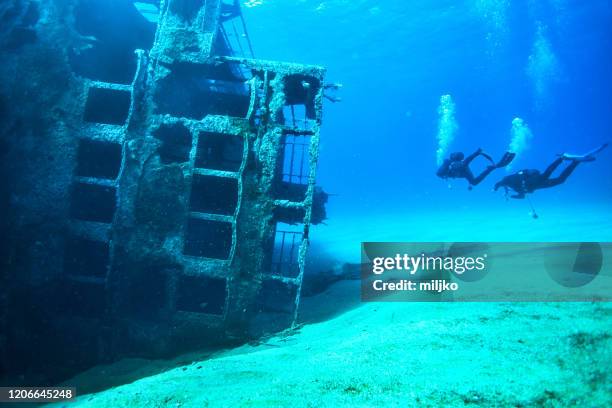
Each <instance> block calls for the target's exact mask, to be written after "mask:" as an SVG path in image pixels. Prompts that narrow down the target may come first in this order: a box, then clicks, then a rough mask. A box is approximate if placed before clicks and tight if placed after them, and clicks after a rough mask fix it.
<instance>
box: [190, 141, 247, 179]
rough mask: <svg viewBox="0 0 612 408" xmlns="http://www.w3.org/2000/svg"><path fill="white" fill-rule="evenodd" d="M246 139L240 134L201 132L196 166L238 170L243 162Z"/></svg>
mask: <svg viewBox="0 0 612 408" xmlns="http://www.w3.org/2000/svg"><path fill="white" fill-rule="evenodd" d="M243 147H244V141H243V139H242V136H240V135H228V134H223V133H214V132H201V133H200V137H199V139H198V150H197V154H196V161H195V166H196V167H202V168H207V169H213V170H224V171H238V170H240V165H241V164H242V152H243Z"/></svg>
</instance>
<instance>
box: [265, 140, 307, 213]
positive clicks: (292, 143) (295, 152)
mask: <svg viewBox="0 0 612 408" xmlns="http://www.w3.org/2000/svg"><path fill="white" fill-rule="evenodd" d="M311 138H312V137H311V136H310V135H297V134H292V133H288V134H285V135H283V140H282V147H281V157H280V158H279V161H278V163H279V165H278V167H277V178H276V183H275V189H274V190H275V198H280V199H285V200H290V201H303V200H304V198H305V195H306V190H307V189H308V180H309V177H310V141H311Z"/></svg>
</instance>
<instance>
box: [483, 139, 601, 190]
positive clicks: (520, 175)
mask: <svg viewBox="0 0 612 408" xmlns="http://www.w3.org/2000/svg"><path fill="white" fill-rule="evenodd" d="M607 146H608V144H607V143H606V144H603V145H601V146H600V147H598V148H597V149H595V150H593V151H591V152H589V153H587V154H585V155H583V156H578V155H570V154H562V155H561V156H560V157H559V158H558V159H557V160H555V161H554V162H552V163H551V164H550V165H549V166H548V167H547V168H546V170H544V173H540V171H539V170H536V169H526V170H521V171H519V172H517V173H514V174H511V175H509V176H506V177H504V178H503V179H502V180H501V181H499V182H497V183H496V184H495V191H497V190H498V189H499V188H500V187H503V188H504V189H505V191H506V194H507V193H508V189H512V190H514V191H515V192H516V194H514V195H511V196H510V198H516V199H522V198H525V194H528V193H533V192H534V191H535V190H539V189H541V188H550V187H554V186H558V185H559V184H563V183H564V182H565V180H567V178H568V177H569V176H570V175H571V174H572V173H573V172H574V170H576V167H578V165H579V164H580V163H582V162H588V161H594V160H595V156H594V155H595V153H599V152H600V151H602V150H603V149H605V148H606V147H607ZM564 160H568V161H570V162H571V163H570V164H569V165H568V166H567V167H566V168H565V169H564V170H563V171H562V172H561V174H560V175H559V176H558V177H554V178H551V177H550V176H551V175H552V173H553V172H554V171H555V170H556V169H557V167H559V165H561V163H563V161H564Z"/></svg>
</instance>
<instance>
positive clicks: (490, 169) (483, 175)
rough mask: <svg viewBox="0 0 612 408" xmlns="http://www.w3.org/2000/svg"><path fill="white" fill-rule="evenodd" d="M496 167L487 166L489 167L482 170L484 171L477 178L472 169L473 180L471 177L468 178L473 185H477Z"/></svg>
mask: <svg viewBox="0 0 612 408" xmlns="http://www.w3.org/2000/svg"><path fill="white" fill-rule="evenodd" d="M495 169H496V167H495V166H487V168H486V169H484V170H483V172H482V173H480V175H479V176H478V177H476V178H474V175H473V174H472V172H471V171H470V176H471V180H470V179H468V181H469V182H470V184H471V185H473V186H476V185H478V184H480V182H481V181H482V180H484V179H485V177H487V176H488V175H489V174H491V172H492V171H493V170H495Z"/></svg>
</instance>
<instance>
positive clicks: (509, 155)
mask: <svg viewBox="0 0 612 408" xmlns="http://www.w3.org/2000/svg"><path fill="white" fill-rule="evenodd" d="M515 157H516V153H513V152H506V153H504V155H503V156H502V158H501V160H500V161H499V162H497V164H496V165H495V167H497V168H498V169H499V168H502V167H506V166H507V165H509V164H510V163H511V162H512V160H514V158H515Z"/></svg>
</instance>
